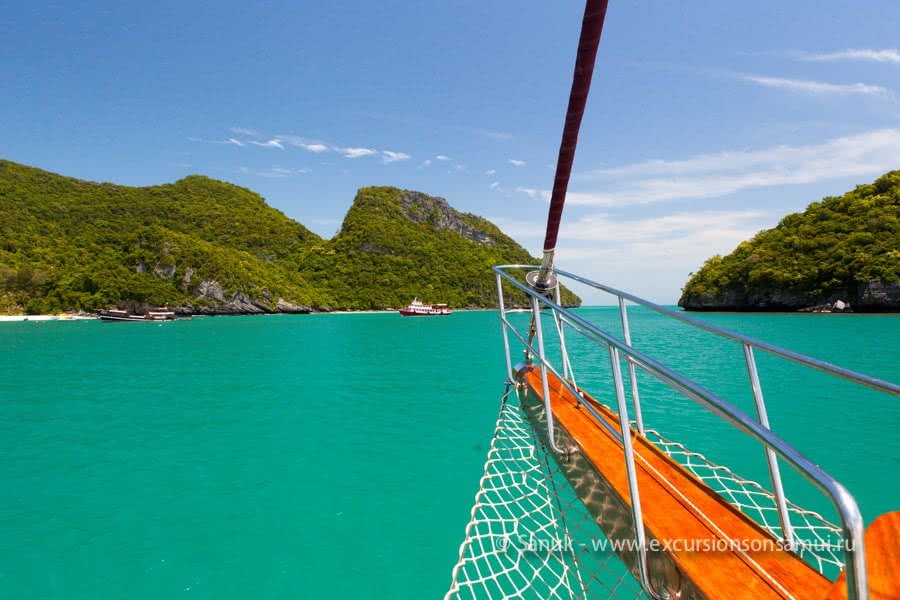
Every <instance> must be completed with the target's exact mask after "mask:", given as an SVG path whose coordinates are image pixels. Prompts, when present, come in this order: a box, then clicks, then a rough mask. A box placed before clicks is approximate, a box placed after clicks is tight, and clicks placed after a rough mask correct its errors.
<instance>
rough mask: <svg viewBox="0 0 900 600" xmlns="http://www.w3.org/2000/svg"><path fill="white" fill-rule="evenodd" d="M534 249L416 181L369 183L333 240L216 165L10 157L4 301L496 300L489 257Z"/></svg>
mask: <svg viewBox="0 0 900 600" xmlns="http://www.w3.org/2000/svg"><path fill="white" fill-rule="evenodd" d="M534 260H535V259H533V258H531V257H530V256H528V253H527V252H526V251H525V250H524V249H523V248H522V247H521V246H519V245H518V244H516V243H515V242H514V241H513V240H511V239H510V238H508V237H507V236H505V235H503V233H502V232H500V230H499V229H497V228H496V227H495V226H494V225H493V224H491V223H490V222H488V221H486V220H484V219H481V218H479V217H475V216H473V215H466V214H462V213H458V212H457V211H455V210H453V209H452V208H450V207H449V206H448V205H447V203H446V201H444V200H442V199H440V198H434V197H431V196H427V195H425V194H420V193H417V192H407V191H402V190H398V189H395V188H364V189H362V190H360V192H359V194H358V196H357V199H356V201H355V202H354V205H353V207H352V208H351V210H350V211H349V213H348V214H347V217H346V219H345V221H344V226H343V227H342V229H341V231H340V232H339V233H338V235H336V236H335V238H334V239H332V240H324V239H322V238H320V237H319V236H317V235H316V234H315V233H313V232H311V231H309V230H308V229H307V228H305V227H304V226H303V225H301V224H300V223H297V222H296V221H294V220H292V219H290V218H288V217H287V216H285V215H284V214H283V213H281V212H280V211H278V210H276V209H274V208H272V207H270V206H268V205H267V204H266V203H265V201H264V200H263V198H262V197H261V196H259V195H258V194H256V193H254V192H252V191H250V190H248V189H245V188H241V187H238V186H235V185H232V184H229V183H225V182H221V181H216V180H214V179H209V178H207V177H201V176H196V175H195V176H190V177H186V178H184V179H182V180H180V181H178V182H176V183H173V184H165V185H159V186H152V187H126V186H119V185H113V184H108V183H92V182H87V181H82V180H79V179H73V178H70V177H63V176H60V175H56V174H53V173H48V172H46V171H42V170H40V169H35V168H32V167H26V166H23V165H19V164H16V163H13V162H8V161H2V160H0V313H5V312H20V311H27V312H31V313H47V312H56V311H60V310H85V311H90V310H95V309H98V308H107V307H109V306H116V305H118V306H122V305H128V304H142V303H144V304H154V305H164V304H167V305H169V306H172V307H178V308H180V309H182V310H184V311H185V312H191V311H193V312H207V313H220V314H221V313H255V312H303V311H306V310H309V309H310V308H312V309H322V310H330V309H363V308H386V307H397V306H401V305H405V304H406V303H407V302H409V300H411V299H412V297H413V296H419V298H420V299H422V300H426V301H436V302H448V303H450V304H451V306H454V307H479V306H492V305H494V304H495V303H496V291H495V290H494V289H493V286H494V279H493V274H492V273H491V272H490V269H489V267H490V265H492V264H496V263H500V262H521V261H525V262H533V261H534ZM569 300H570V301H572V302H574V301H576V300H577V299H576V298H574V297H573V296H569Z"/></svg>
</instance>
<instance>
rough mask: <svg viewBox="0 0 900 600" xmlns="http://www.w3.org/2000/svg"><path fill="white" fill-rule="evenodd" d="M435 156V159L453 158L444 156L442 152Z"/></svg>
mask: <svg viewBox="0 0 900 600" xmlns="http://www.w3.org/2000/svg"><path fill="white" fill-rule="evenodd" d="M435 158H436V159H437V160H453V159H452V158H450V157H449V156H444V155H443V154H438V155H437V156H435Z"/></svg>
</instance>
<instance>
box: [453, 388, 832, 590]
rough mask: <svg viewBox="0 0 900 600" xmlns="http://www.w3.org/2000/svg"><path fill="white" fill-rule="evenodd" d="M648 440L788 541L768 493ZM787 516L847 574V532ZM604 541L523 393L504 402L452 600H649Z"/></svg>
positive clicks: (794, 509) (814, 557)
mask: <svg viewBox="0 0 900 600" xmlns="http://www.w3.org/2000/svg"><path fill="white" fill-rule="evenodd" d="M646 436H647V438H648V439H649V440H650V441H652V442H653V443H654V444H656V445H657V446H658V447H659V448H660V449H662V450H663V451H664V452H665V453H666V454H668V455H669V456H670V457H672V458H673V459H674V460H676V461H677V462H678V463H679V464H681V465H682V466H684V467H685V468H686V469H687V470H688V471H690V472H691V473H693V474H694V475H695V476H697V477H698V478H699V479H701V480H703V481H704V482H705V483H706V484H707V485H709V486H710V487H711V488H712V489H713V490H715V491H716V492H717V493H719V494H720V495H722V496H723V497H724V498H725V499H727V500H728V501H729V502H730V503H732V504H733V505H735V506H736V507H738V508H739V509H740V510H742V511H743V512H744V513H745V514H747V515H748V516H750V517H751V518H752V519H754V520H755V521H756V522H757V523H759V524H760V525H762V526H763V527H765V528H766V529H767V530H768V531H769V532H771V533H772V535H773V536H775V537H780V536H781V526H780V523H779V520H778V511H777V507H776V504H775V499H774V497H773V495H772V493H771V492H769V491H768V490H766V489H765V488H763V487H762V486H761V485H760V484H758V483H756V482H754V481H750V480H747V479H744V478H742V477H740V476H739V475H737V474H735V473H734V472H732V471H731V470H729V469H727V468H726V467H722V466H720V465H716V464H715V463H712V462H711V461H710V460H708V459H707V458H706V457H704V456H703V455H701V454H698V453H696V452H692V451H690V450H688V449H687V448H685V447H684V446H683V445H681V444H678V443H676V442H672V441H671V440H668V439H666V438H665V437H663V436H662V435H660V434H659V433H658V432H656V431H654V430H647V432H646ZM788 508H789V512H790V515H791V524H792V526H793V528H794V533H795V537H796V538H797V541H798V547H797V552H798V554H799V555H800V556H801V557H803V558H804V559H805V560H806V561H807V562H808V563H810V564H811V565H812V566H813V567H814V568H816V569H817V570H818V571H819V572H820V573H822V574H823V575H825V576H826V577H829V578H830V579H834V578H835V577H836V576H837V574H838V573H839V572H840V570H841V569H842V568H843V560H842V558H843V555H842V544H843V537H842V535H841V530H840V528H839V527H838V526H836V525H834V524H832V523H830V522H828V521H827V520H825V519H824V518H823V517H822V516H821V515H819V514H817V513H815V512H812V511H808V510H805V509H803V508H801V507H799V506H796V505H794V504H792V503H789V504H788ZM605 539H606V538H605V536H604V534H603V531H602V530H601V529H600V528H599V527H598V525H597V524H596V523H595V521H594V519H593V518H592V517H591V515H590V514H589V513H588V511H587V509H586V508H585V506H584V504H583V503H582V502H581V500H579V499H578V497H577V496H576V495H575V492H574V490H573V489H572V486H571V485H570V484H569V482H568V481H567V480H566V477H565V476H564V475H563V474H562V472H561V471H560V469H559V467H558V466H557V463H556V462H555V460H554V459H553V456H552V454H551V453H550V452H548V450H547V448H545V446H544V444H543V443H542V442H541V438H540V436H538V435H537V434H536V432H535V430H534V428H533V427H532V425H531V422H530V421H529V420H528V418H527V417H526V416H525V415H524V414H523V412H522V408H521V406H520V403H519V398H518V397H517V394H515V393H511V394H510V393H508V394H507V395H505V396H504V400H503V402H502V406H501V409H500V416H499V418H498V420H497V427H496V430H495V433H494V439H493V441H492V443H491V448H490V451H489V452H488V457H487V462H486V464H485V470H484V475H483V476H482V479H481V482H480V487H479V490H478V493H477V495H476V497H475V505H474V506H473V508H472V513H471V520H470V521H469V524H468V526H467V527H466V534H465V539H464V541H463V543H462V545H461V546H460V554H459V561H458V563H457V565H456V566H455V568H454V569H453V576H452V582H451V586H450V590H449V591H448V592H447V594H446V596H445V599H457V598H462V599H469V598H491V599H493V598H547V599H551V598H607V599H618V598H642V597H645V596H644V595H643V593H642V592H641V589H640V586H639V584H638V582H637V581H636V580H635V579H634V577H633V576H632V575H631V573H630V572H629V570H628V569H627V568H626V566H625V564H624V563H623V562H622V561H621V560H620V559H619V557H618V555H617V554H616V553H615V552H613V551H612V550H610V549H609V548H610V546H608V545H604V544H603V543H602V542H603V540H605Z"/></svg>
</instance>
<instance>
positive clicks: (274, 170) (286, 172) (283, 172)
mask: <svg viewBox="0 0 900 600" xmlns="http://www.w3.org/2000/svg"><path fill="white" fill-rule="evenodd" d="M240 171H241V173H244V174H245V175H256V176H257V177H290V176H291V175H302V174H304V173H309V169H289V168H285V167H271V168H269V169H265V170H263V171H260V170H257V169H249V168H247V167H241V169H240Z"/></svg>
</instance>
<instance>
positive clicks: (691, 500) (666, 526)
mask: <svg viewBox="0 0 900 600" xmlns="http://www.w3.org/2000/svg"><path fill="white" fill-rule="evenodd" d="M525 379H526V381H527V382H528V384H529V386H530V387H531V390H532V392H533V393H534V394H535V395H536V396H538V397H540V396H541V392H540V390H541V389H542V386H541V378H540V371H539V370H537V369H533V370H531V371H530V372H528V373H527V374H526V375H525ZM549 384H550V396H551V407H552V410H553V414H554V418H555V421H556V423H557V424H558V426H562V427H564V428H565V429H566V431H567V432H568V433H569V435H571V436H572V437H573V438H574V439H575V441H576V443H577V444H578V445H579V446H580V451H581V452H582V453H583V454H584V455H585V457H587V458H588V459H589V460H590V461H591V462H592V463H593V464H594V465H595V466H596V467H597V469H598V470H599V471H600V473H601V474H602V476H603V477H604V478H605V479H606V480H607V482H608V483H609V485H610V487H611V488H612V489H613V490H614V492H615V493H617V494H618V495H619V497H620V498H621V499H622V500H623V501H624V502H625V503H626V504H627V505H628V506H630V502H629V494H628V479H627V473H626V469H625V461H624V457H623V452H622V445H621V442H619V440H618V439H616V438H615V437H613V436H612V435H611V434H610V433H609V432H608V431H607V430H606V429H605V428H604V427H602V426H601V425H599V424H598V423H597V421H596V419H595V417H594V416H593V415H591V414H590V413H589V412H588V411H587V410H586V409H585V408H584V407H581V406H579V404H578V402H577V400H576V399H575V398H574V396H573V395H572V394H571V393H570V392H569V391H568V390H567V389H566V388H565V387H564V386H563V385H562V384H561V383H560V382H559V380H557V379H556V378H555V377H554V376H553V375H552V374H551V375H549ZM592 404H593V405H594V407H595V408H596V409H597V410H598V412H599V413H600V414H601V415H602V416H603V418H604V419H606V421H607V422H608V423H609V424H610V425H611V426H612V427H613V429H614V430H615V431H619V425H618V418H617V417H616V416H615V414H613V413H612V412H611V411H610V410H609V409H607V408H606V407H604V406H602V405H600V404H598V403H596V402H592ZM631 436H632V440H633V446H634V450H635V463H636V467H637V480H638V488H639V489H640V497H641V506H642V511H643V520H644V525H645V528H646V530H647V533H648V535H650V536H652V537H654V538H656V539H657V540H659V541H660V542H662V543H663V544H666V543H672V542H676V541H677V540H684V541H686V542H687V543H688V544H709V545H713V546H717V545H719V544H720V542H719V540H724V541H726V542H727V540H729V539H730V540H738V541H744V540H746V541H751V540H761V541H762V540H769V541H771V540H772V536H771V535H770V534H769V533H768V532H767V531H765V530H764V529H762V528H761V527H760V526H759V525H757V524H756V523H755V522H754V521H753V520H752V519H750V518H749V517H747V516H746V515H744V514H743V513H741V512H740V511H739V510H738V509H736V508H734V507H733V506H731V505H730V504H728V503H727V502H726V501H725V500H724V499H722V498H721V497H720V496H719V495H718V494H716V493H715V492H713V491H712V490H711V489H710V488H709V487H708V486H707V485H706V484H704V483H703V482H702V481H700V480H699V479H698V478H696V477H695V476H694V475H692V474H691V473H689V472H687V471H686V470H685V469H684V468H683V467H681V466H680V465H679V464H678V463H677V462H675V461H674V460H672V459H671V458H669V457H668V456H667V455H666V454H665V453H663V452H662V451H661V450H659V449H658V448H657V447H656V446H654V445H653V444H652V443H651V442H649V441H648V440H646V439H644V438H643V437H641V436H639V435H637V433H636V432H635V431H634V429H633V428H632V429H631ZM703 515H705V517H704V516H703ZM676 543H677V542H676ZM682 543H684V542H682ZM695 547H698V546H695ZM669 555H670V556H671V557H672V559H673V560H674V561H675V563H676V565H677V566H678V569H679V570H680V571H681V573H682V574H683V576H684V577H686V578H688V579H690V580H691V582H693V584H694V585H695V587H696V588H697V589H698V590H700V592H701V593H702V594H703V595H705V596H706V597H707V598H729V599H748V600H749V599H754V600H756V599H765V598H797V599H816V600H821V599H823V598H825V597H826V596H827V595H828V593H829V591H830V589H831V587H832V584H831V582H830V581H828V579H826V578H825V577H823V576H822V575H820V574H819V573H818V572H817V571H815V570H814V569H813V568H812V567H810V566H809V565H808V564H807V563H806V562H804V561H803V560H802V559H800V558H799V557H797V556H795V555H794V554H791V553H789V552H784V551H778V550H775V551H769V552H752V551H749V550H748V551H747V552H744V553H742V552H738V551H712V552H707V551H687V550H680V551H679V550H675V551H671V552H669Z"/></svg>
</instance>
